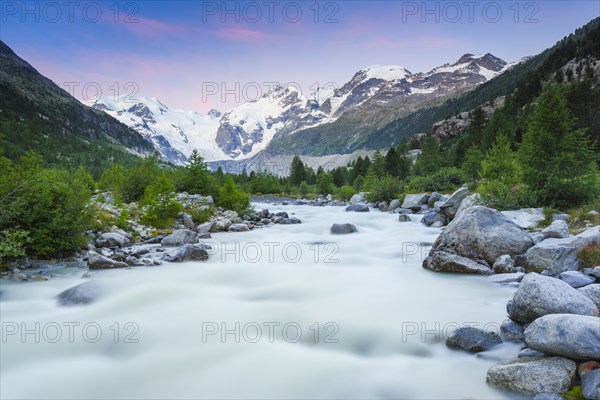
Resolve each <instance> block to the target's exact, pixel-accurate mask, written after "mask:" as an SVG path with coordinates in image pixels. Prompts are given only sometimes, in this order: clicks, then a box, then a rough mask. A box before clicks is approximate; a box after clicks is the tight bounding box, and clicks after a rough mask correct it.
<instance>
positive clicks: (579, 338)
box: [525, 314, 600, 360]
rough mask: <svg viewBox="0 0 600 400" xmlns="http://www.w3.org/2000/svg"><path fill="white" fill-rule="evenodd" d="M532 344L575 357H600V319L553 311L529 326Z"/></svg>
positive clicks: (529, 343) (527, 333)
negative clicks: (554, 312)
mask: <svg viewBox="0 0 600 400" xmlns="http://www.w3.org/2000/svg"><path fill="white" fill-rule="evenodd" d="M525 343H526V344H527V346H528V347H530V348H532V349H534V350H538V351H542V352H544V353H547V354H554V355H557V356H563V357H568V358H571V359H575V360H591V359H598V358H600V318H598V317H590V316H585V315H573V314H550V315H545V316H543V317H541V318H538V319H536V320H535V321H533V322H532V323H531V324H530V325H529V326H528V327H527V329H525Z"/></svg>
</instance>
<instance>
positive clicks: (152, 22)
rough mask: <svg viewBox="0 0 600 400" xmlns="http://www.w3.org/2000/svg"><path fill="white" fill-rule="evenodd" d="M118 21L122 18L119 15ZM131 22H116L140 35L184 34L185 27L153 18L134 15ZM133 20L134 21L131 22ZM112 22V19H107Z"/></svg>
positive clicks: (151, 36) (153, 36) (152, 36)
mask: <svg viewBox="0 0 600 400" xmlns="http://www.w3.org/2000/svg"><path fill="white" fill-rule="evenodd" d="M119 18H120V19H119V21H126V20H124V19H123V18H125V17H123V16H119ZM131 20H132V22H130V23H127V22H120V23H118V24H116V25H117V26H119V27H122V28H125V29H127V30H128V31H130V32H132V33H133V34H135V35H137V36H141V37H146V38H147V37H150V38H156V37H159V36H163V37H164V36H183V35H185V34H186V29H184V28H183V27H182V26H181V25H176V24H170V23H168V22H163V21H159V20H157V19H153V18H145V17H135V18H132V19H131ZM133 21H135V22H133ZM107 22H114V20H112V18H111V20H110V21H107Z"/></svg>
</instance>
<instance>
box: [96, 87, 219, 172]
mask: <svg viewBox="0 0 600 400" xmlns="http://www.w3.org/2000/svg"><path fill="white" fill-rule="evenodd" d="M89 105H90V106H91V107H92V108H94V109H96V110H100V111H104V112H105V113H107V114H109V115H110V116H112V117H114V118H115V119H117V120H118V121H120V122H122V123H123V124H125V125H128V126H129V127H131V128H132V129H134V130H135V131H136V132H138V133H139V134H141V135H142V136H143V137H144V138H146V139H147V140H148V141H150V142H151V143H152V144H153V145H154V147H155V148H156V149H157V150H158V151H159V152H160V154H161V155H162V157H163V159H164V160H165V161H169V162H172V163H174V164H184V163H185V162H187V159H188V157H189V156H190V154H191V153H192V151H193V150H198V151H199V153H200V155H201V156H202V157H203V158H205V159H207V160H221V159H225V158H226V157H227V156H226V155H225V153H223V151H221V149H220V148H219V146H218V145H217V141H216V133H217V129H218V127H219V120H220V117H221V113H220V112H219V111H217V110H211V111H210V112H209V113H208V115H203V114H200V113H197V112H193V111H183V110H171V109H169V107H167V106H166V105H165V104H163V103H162V102H160V101H159V100H158V99H156V98H147V97H138V98H135V99H134V98H130V97H128V96H121V97H118V98H114V97H110V96H106V97H101V98H99V99H94V100H93V101H91V102H90V103H89Z"/></svg>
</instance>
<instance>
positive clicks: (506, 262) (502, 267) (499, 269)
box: [492, 254, 515, 274]
mask: <svg viewBox="0 0 600 400" xmlns="http://www.w3.org/2000/svg"><path fill="white" fill-rule="evenodd" d="M492 268H493V269H494V272H496V273H497V274H509V273H512V272H515V262H514V261H513V259H512V258H511V257H510V256H509V255H508V254H504V255H502V256H500V257H498V259H497V260H496V261H495V262H494V265H493V266H492Z"/></svg>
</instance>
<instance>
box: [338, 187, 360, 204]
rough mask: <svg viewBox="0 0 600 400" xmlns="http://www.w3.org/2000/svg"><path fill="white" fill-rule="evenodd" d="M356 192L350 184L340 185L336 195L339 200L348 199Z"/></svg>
mask: <svg viewBox="0 0 600 400" xmlns="http://www.w3.org/2000/svg"><path fill="white" fill-rule="evenodd" d="M355 194H356V190H354V187H352V186H342V187H341V188H340V189H339V192H338V196H339V198H340V199H341V200H344V201H348V200H350V199H351V198H352V196H354V195H355Z"/></svg>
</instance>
